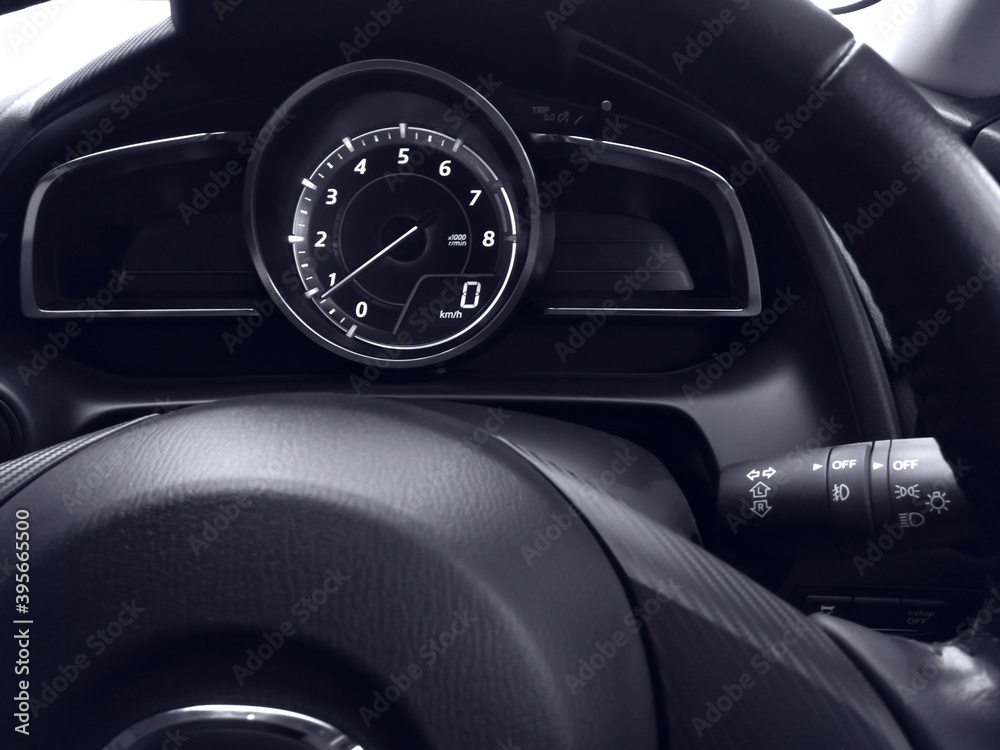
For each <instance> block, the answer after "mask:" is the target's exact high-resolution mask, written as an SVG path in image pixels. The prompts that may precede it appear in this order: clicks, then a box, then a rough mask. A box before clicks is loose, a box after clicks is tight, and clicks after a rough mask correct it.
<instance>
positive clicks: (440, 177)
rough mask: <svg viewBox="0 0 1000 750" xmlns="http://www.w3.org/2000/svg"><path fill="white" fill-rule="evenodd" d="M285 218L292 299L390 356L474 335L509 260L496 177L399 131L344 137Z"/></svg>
mask: <svg viewBox="0 0 1000 750" xmlns="http://www.w3.org/2000/svg"><path fill="white" fill-rule="evenodd" d="M290 218H291V219H292V221H291V234H290V235H289V237H288V241H289V243H290V244H291V247H292V248H293V254H294V260H295V263H296V265H297V267H298V269H299V276H300V278H301V281H302V291H301V293H302V294H303V295H304V296H305V297H306V299H310V300H312V302H313V304H315V305H316V306H318V307H319V309H320V310H322V311H323V313H324V314H325V316H326V317H327V318H328V319H329V320H330V322H331V323H332V324H333V325H335V326H336V327H337V328H338V329H339V330H340V331H341V332H342V333H343V335H344V336H346V337H348V338H355V339H357V340H359V341H362V342H366V343H369V344H373V345H377V346H380V347H384V348H387V349H392V350H399V351H417V350H420V349H423V348H433V347H436V346H438V345H440V344H442V343H446V342H448V341H452V340H455V339H458V338H461V337H462V335H463V334H464V333H465V332H467V331H469V330H472V329H475V328H476V326H477V325H479V323H480V321H481V320H482V319H483V318H484V317H486V316H488V315H489V313H490V312H491V311H492V310H493V308H494V307H495V305H496V303H497V301H498V300H499V299H500V297H501V296H502V293H503V291H504V289H505V288H506V287H507V285H508V284H509V283H510V281H511V275H512V272H513V270H514V265H515V259H516V258H517V252H518V239H519V238H518V230H517V225H516V223H515V222H514V207H513V204H512V202H511V196H510V192H509V191H508V190H507V187H506V186H505V185H504V183H503V181H502V180H501V179H500V177H499V176H498V175H497V173H496V172H495V171H494V170H493V169H492V168H491V167H490V166H489V164H487V162H486V161H485V160H484V159H483V158H482V157H480V156H479V155H478V154H477V153H476V152H475V151H473V150H472V149H471V148H470V147H469V146H468V145H467V144H465V143H463V142H462V140H461V139H458V138H454V137H451V136H448V135H445V134H444V133H440V132H437V131H434V130H429V129H427V128H421V127H412V126H408V125H407V124H406V123H399V124H398V125H394V126H393V127H387V128H381V129H378V130H373V131H369V132H367V133H363V134H361V135H356V136H353V137H350V136H345V138H344V140H343V142H342V143H340V144H339V145H338V146H337V148H336V149H335V150H333V151H332V152H331V153H330V154H328V155H327V156H326V157H324V158H323V159H322V161H321V162H320V163H319V164H318V165H317V166H316V168H315V169H313V171H312V172H311V173H310V174H309V175H308V176H307V177H304V178H303V179H302V192H301V195H300V197H299V201H298V203H297V204H296V206H295V212H294V215H293V216H292V217H290Z"/></svg>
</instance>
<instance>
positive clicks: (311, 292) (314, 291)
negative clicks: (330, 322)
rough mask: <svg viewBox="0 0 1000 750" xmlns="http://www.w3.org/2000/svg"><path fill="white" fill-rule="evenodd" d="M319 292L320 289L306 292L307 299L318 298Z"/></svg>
mask: <svg viewBox="0 0 1000 750" xmlns="http://www.w3.org/2000/svg"><path fill="white" fill-rule="evenodd" d="M318 292H319V289H310V290H309V291H308V292H306V299H312V298H313V297H315V296H316V294H317V293H318Z"/></svg>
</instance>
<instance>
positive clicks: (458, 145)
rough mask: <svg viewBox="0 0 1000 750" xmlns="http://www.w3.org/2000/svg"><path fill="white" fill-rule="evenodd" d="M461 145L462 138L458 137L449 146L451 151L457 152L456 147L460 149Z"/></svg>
mask: <svg viewBox="0 0 1000 750" xmlns="http://www.w3.org/2000/svg"><path fill="white" fill-rule="evenodd" d="M442 145H443V144H442ZM461 147H462V139H461V138H459V139H458V140H457V141H455V145H454V146H452V147H451V150H452V153H455V152H457V151H458V149H460V148H461Z"/></svg>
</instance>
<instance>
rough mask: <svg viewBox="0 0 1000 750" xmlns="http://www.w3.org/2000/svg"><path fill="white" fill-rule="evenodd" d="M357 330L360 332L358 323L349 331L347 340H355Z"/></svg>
mask: <svg viewBox="0 0 1000 750" xmlns="http://www.w3.org/2000/svg"><path fill="white" fill-rule="evenodd" d="M357 330H358V325H357V323H355V324H354V325H352V326H351V327H350V328H348V329H347V338H349V339H353V338H354V332H355V331H357Z"/></svg>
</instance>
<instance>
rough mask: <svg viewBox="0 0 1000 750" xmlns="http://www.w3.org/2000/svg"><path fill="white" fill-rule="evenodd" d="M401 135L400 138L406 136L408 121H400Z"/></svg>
mask: <svg viewBox="0 0 1000 750" xmlns="http://www.w3.org/2000/svg"><path fill="white" fill-rule="evenodd" d="M399 137H400V138H406V123H405V122H401V123H399Z"/></svg>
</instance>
